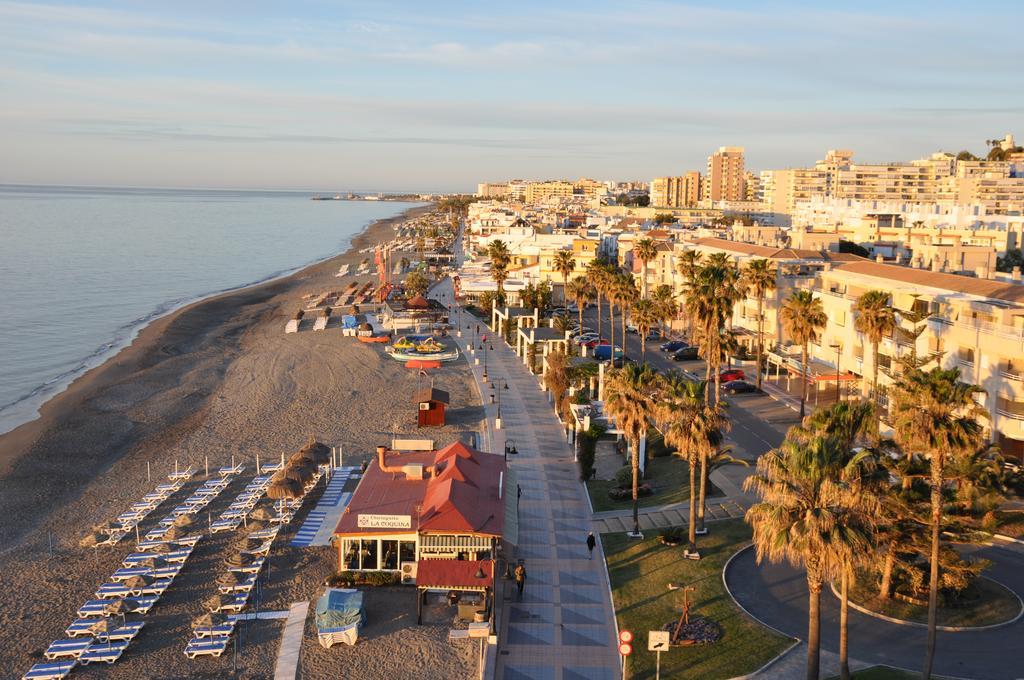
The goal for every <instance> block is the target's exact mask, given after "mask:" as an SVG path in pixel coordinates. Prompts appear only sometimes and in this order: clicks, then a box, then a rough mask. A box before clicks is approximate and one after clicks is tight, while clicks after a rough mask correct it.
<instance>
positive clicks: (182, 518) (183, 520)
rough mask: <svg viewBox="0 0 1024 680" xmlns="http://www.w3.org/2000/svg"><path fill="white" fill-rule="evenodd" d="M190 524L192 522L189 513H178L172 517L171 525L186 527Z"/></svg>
mask: <svg viewBox="0 0 1024 680" xmlns="http://www.w3.org/2000/svg"><path fill="white" fill-rule="evenodd" d="M190 524H192V517H191V516H190V515H178V516H177V517H175V518H174V521H173V522H171V526H174V527H187V526H189V525H190Z"/></svg>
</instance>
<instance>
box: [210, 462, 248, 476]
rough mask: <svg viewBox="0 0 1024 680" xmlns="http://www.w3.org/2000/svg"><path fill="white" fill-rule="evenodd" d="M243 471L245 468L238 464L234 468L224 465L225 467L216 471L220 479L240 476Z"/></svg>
mask: <svg viewBox="0 0 1024 680" xmlns="http://www.w3.org/2000/svg"><path fill="white" fill-rule="evenodd" d="M244 469H245V466H244V465H242V464H241V463H239V464H238V465H236V466H235V467H231V466H230V465H226V466H224V467H222V468H221V469H219V470H217V472H218V473H219V474H220V476H221V477H223V476H225V475H240V474H242V470H244Z"/></svg>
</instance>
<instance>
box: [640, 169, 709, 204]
mask: <svg viewBox="0 0 1024 680" xmlns="http://www.w3.org/2000/svg"><path fill="white" fill-rule="evenodd" d="M650 195H651V205H652V206H654V207H658V208H689V207H692V206H695V205H697V202H698V201H699V200H700V199H701V177H700V173H699V172H688V173H686V174H685V175H680V176H678V177H655V178H654V179H653V180H651V194H650Z"/></svg>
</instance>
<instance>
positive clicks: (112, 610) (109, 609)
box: [103, 599, 138, 616]
mask: <svg viewBox="0 0 1024 680" xmlns="http://www.w3.org/2000/svg"><path fill="white" fill-rule="evenodd" d="M136 609H138V606H137V605H136V604H135V603H134V602H132V601H131V600H125V599H120V600H115V601H114V602H111V603H110V604H108V605H107V606H105V607H104V608H103V613H104V614H114V615H117V614H120V615H122V616H123V615H124V614H127V613H129V612H133V611H135V610H136Z"/></svg>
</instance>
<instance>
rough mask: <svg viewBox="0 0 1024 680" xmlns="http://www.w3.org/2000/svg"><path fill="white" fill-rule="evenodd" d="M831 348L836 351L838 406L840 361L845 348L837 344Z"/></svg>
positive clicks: (837, 399)
mask: <svg viewBox="0 0 1024 680" xmlns="http://www.w3.org/2000/svg"><path fill="white" fill-rule="evenodd" d="M829 347H831V348H832V349H834V350H835V351H836V403H837V404H838V403H839V359H840V353H841V352H842V351H843V346H842V345H840V344H839V343H838V342H837V343H835V344H834V345H829Z"/></svg>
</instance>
